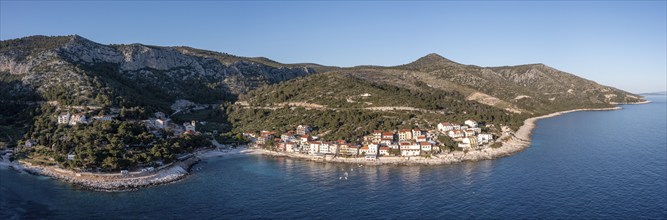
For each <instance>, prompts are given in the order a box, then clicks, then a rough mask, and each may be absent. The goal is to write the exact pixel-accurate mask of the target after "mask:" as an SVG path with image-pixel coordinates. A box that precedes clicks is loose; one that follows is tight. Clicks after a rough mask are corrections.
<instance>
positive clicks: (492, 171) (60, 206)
mask: <svg viewBox="0 0 667 220" xmlns="http://www.w3.org/2000/svg"><path fill="white" fill-rule="evenodd" d="M649 98H650V99H651V100H653V101H654V102H653V103H651V104H647V105H624V106H622V107H623V108H624V109H623V110H620V111H603V112H600V111H595V112H575V113H570V114H566V115H563V116H559V117H555V118H548V119H543V120H540V121H538V126H537V128H536V129H535V130H534V135H533V144H532V145H531V147H530V148H528V149H526V150H525V151H523V152H520V153H518V154H516V155H513V156H510V157H505V158H501V159H497V160H489V161H481V162H468V163H461V164H454V165H446V166H413V167H396V166H380V167H368V166H364V167H358V166H357V165H348V164H323V163H315V162H306V161H299V160H292V159H286V158H267V157H262V156H239V157H234V158H216V159H211V160H207V161H204V162H202V163H201V164H199V165H196V166H195V171H194V173H193V175H191V176H190V177H188V178H187V179H185V180H183V181H180V182H177V183H174V184H170V185H164V186H158V187H152V188H147V189H142V190H139V191H136V192H120V193H105V192H91V191H86V190H80V189H77V188H75V187H73V186H70V185H68V184H65V183H61V182H58V181H54V180H51V179H49V178H45V177H36V176H32V175H27V174H19V173H17V172H15V171H11V170H6V169H5V170H0V219H12V218H48V219H53V218H59V219H70V218H85V219H92V218H105V219H106V218H133V219H136V218H139V219H142V218H146V219H156V218H160V219H161V218H166V219H173V218H190V217H195V218H197V219H218V218H223V219H248V218H290V219H291V218H309V219H310V218H324V219H332V218H336V219H360V218H373V219H376V218H380V219H445V218H457V219H458V218H483V219H488V218H493V219H545V218H546V219H564V218H576V219H580V218H595V219H638V218H639V219H665V218H667V118H666V117H667V111H666V105H667V104H666V103H665V97H664V96H662V97H660V96H657V97H649ZM345 172H347V173H348V174H349V177H348V179H347V180H345V179H342V180H341V179H339V177H341V176H344V175H345V174H344V173H345Z"/></svg>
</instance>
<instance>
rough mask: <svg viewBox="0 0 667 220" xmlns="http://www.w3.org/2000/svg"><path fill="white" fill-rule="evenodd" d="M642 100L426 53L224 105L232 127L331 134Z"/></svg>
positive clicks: (495, 120)
mask: <svg viewBox="0 0 667 220" xmlns="http://www.w3.org/2000/svg"><path fill="white" fill-rule="evenodd" d="M641 100H642V99H641V97H639V96H636V95H633V94H630V93H627V92H625V91H621V90H618V89H615V88H611V87H608V86H603V85H599V84H597V83H595V82H593V81H590V80H586V79H583V78H580V77H577V76H575V75H572V74H569V73H565V72H562V71H559V70H556V69H554V68H551V67H548V66H545V65H543V64H531V65H520V66H504V67H488V68H487V67H479V66H472V65H463V64H459V63H456V62H454V61H451V60H448V59H446V58H444V57H442V56H440V55H437V54H429V55H426V56H425V57H422V58H419V59H418V60H416V61H414V62H412V63H409V64H406V65H400V66H392V67H379V66H358V67H352V68H341V69H333V70H331V71H329V72H326V73H323V74H317V75H310V76H305V77H300V78H296V79H293V80H289V81H285V82H281V83H279V84H273V85H267V86H264V87H260V88H259V89H257V90H253V91H249V92H248V93H244V94H242V95H241V96H240V97H239V102H237V105H236V106H237V108H236V109H235V110H234V111H229V112H231V114H230V118H231V119H232V122H233V124H234V127H235V128H236V129H237V131H238V132H243V131H257V130H262V129H268V130H276V131H287V130H289V129H292V128H293V127H295V126H296V125H298V124H303V123H306V124H307V123H311V124H314V125H315V126H316V127H319V129H320V130H321V133H324V134H327V136H329V135H331V136H332V137H331V138H326V139H335V138H349V136H360V135H363V134H366V133H368V132H370V131H371V130H374V129H397V128H411V127H422V128H433V127H434V125H435V124H437V123H439V122H442V121H462V120H465V119H467V118H472V119H475V120H478V121H482V122H487V123H490V124H503V125H509V126H510V127H512V128H514V129H516V128H517V127H518V126H519V125H520V124H521V123H522V121H523V120H524V119H526V118H528V117H532V116H536V115H545V114H549V113H553V112H557V111H563V110H571V109H579V108H603V107H611V106H613V105H615V104H617V103H625V102H638V101H641ZM249 109H252V111H250V110H249ZM349 114H361V115H364V117H365V120H366V121H364V120H361V121H358V120H356V119H350V118H346V117H347V116H346V115H349ZM362 121H363V122H362ZM352 134H354V135H352Z"/></svg>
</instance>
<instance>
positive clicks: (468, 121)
mask: <svg viewBox="0 0 667 220" xmlns="http://www.w3.org/2000/svg"><path fill="white" fill-rule="evenodd" d="M463 124H466V125H468V126H469V127H471V128H476V127H477V122H476V121H474V120H470V119H468V120H466V121H465V122H463Z"/></svg>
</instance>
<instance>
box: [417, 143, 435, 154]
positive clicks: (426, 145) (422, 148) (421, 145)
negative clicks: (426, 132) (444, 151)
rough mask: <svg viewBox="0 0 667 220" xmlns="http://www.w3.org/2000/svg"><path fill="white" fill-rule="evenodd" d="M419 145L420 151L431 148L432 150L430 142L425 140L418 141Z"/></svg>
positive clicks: (427, 150) (428, 150)
mask: <svg viewBox="0 0 667 220" xmlns="http://www.w3.org/2000/svg"><path fill="white" fill-rule="evenodd" d="M419 146H420V147H421V150H422V151H426V152H430V151H431V150H433V146H432V145H431V143H429V142H426V141H424V142H420V143H419Z"/></svg>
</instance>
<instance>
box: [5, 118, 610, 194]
mask: <svg viewBox="0 0 667 220" xmlns="http://www.w3.org/2000/svg"><path fill="white" fill-rule="evenodd" d="M618 109H621V107H612V108H598V109H575V110H568V111H561V112H556V113H552V114H548V115H543V116H538V117H533V118H529V119H526V120H525V121H524V123H523V125H522V126H521V127H520V128H519V130H517V131H516V132H515V133H514V134H513V135H511V136H510V138H509V140H507V141H505V142H503V145H502V146H501V147H498V148H485V149H481V150H473V151H469V152H461V151H457V152H453V153H448V154H440V155H435V156H433V157H432V158H424V157H387V156H384V157H380V158H378V159H376V160H366V159H365V158H343V157H334V156H330V155H328V156H325V157H321V156H320V157H315V156H312V155H304V154H294V153H285V152H275V151H268V150H263V149H251V150H249V149H246V148H243V147H242V148H237V149H233V150H224V151H220V150H204V151H199V152H195V153H194V156H193V157H191V158H189V159H187V160H184V161H178V162H174V163H172V164H169V165H165V166H163V167H160V168H158V169H157V170H156V171H154V172H151V173H147V174H133V173H131V174H128V175H120V174H95V173H77V172H74V171H69V170H63V169H60V168H57V167H53V166H52V167H45V166H36V165H32V164H29V163H25V162H21V163H8V162H6V161H2V165H6V166H9V167H12V168H14V169H17V170H23V171H25V172H27V173H31V174H35V175H43V176H49V177H52V178H54V179H58V180H61V181H65V182H68V183H72V184H74V185H77V186H80V187H83V188H86V189H90V190H95V191H107V192H117V191H131V190H137V189H139V188H143V187H149V186H155V185H162V184H167V183H172V182H175V181H178V180H181V179H183V178H185V177H186V176H187V175H189V174H190V173H189V170H190V168H191V167H192V165H194V164H196V163H198V162H199V161H200V160H203V159H207V158H212V157H221V156H230V155H246V154H259V155H265V156H272V157H289V158H296V159H303V160H309V161H317V162H333V163H353V164H364V165H385V164H387V165H442V164H452V163H460V162H465V161H479V160H488V159H494V158H499V157H505V156H509V155H512V154H515V153H517V152H520V151H523V150H524V149H526V148H527V147H529V146H530V139H531V137H530V135H531V134H532V130H533V129H534V128H535V123H536V121H537V120H539V119H544V118H549V117H555V116H559V115H562V114H566V113H570V112H577V111H609V110H618Z"/></svg>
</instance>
